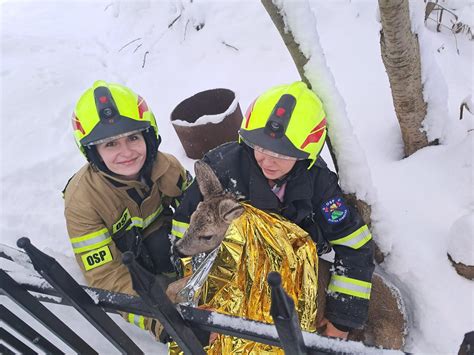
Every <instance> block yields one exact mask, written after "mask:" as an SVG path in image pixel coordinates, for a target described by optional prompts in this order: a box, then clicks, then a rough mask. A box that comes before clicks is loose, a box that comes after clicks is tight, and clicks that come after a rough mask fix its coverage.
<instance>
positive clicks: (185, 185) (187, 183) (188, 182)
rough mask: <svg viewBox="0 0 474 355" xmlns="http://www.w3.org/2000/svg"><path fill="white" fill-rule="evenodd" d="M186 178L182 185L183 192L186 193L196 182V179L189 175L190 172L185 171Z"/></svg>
mask: <svg viewBox="0 0 474 355" xmlns="http://www.w3.org/2000/svg"><path fill="white" fill-rule="evenodd" d="M184 175H185V176H186V177H185V179H184V181H183V183H182V184H181V191H183V192H184V191H186V190H187V189H188V187H189V186H191V184H192V183H193V181H194V178H193V177H192V176H191V174H190V173H189V171H187V170H185V174H184Z"/></svg>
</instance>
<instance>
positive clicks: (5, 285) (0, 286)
mask: <svg viewBox="0 0 474 355" xmlns="http://www.w3.org/2000/svg"><path fill="white" fill-rule="evenodd" d="M0 281H1V282H0V290H1V291H2V293H3V294H5V295H7V296H8V297H10V298H11V299H12V300H13V301H14V302H16V304H17V305H19V306H20V307H22V308H23V309H24V310H25V311H26V312H28V313H29V314H31V315H32V316H33V317H35V318H36V319H37V320H38V321H39V322H41V323H42V324H43V325H44V326H45V327H46V328H48V329H49V330H51V331H52V332H53V333H54V334H56V335H57V336H58V337H59V338H60V339H61V340H62V341H64V342H65V343H66V344H68V345H69V346H70V347H71V348H72V349H73V350H74V351H76V352H78V353H81V354H82V353H87V354H97V352H96V351H95V350H94V349H93V348H91V347H90V346H89V345H88V344H87V343H86V342H85V341H84V340H83V339H81V337H79V336H78V335H77V334H76V333H74V332H73V331H72V330H71V329H70V328H69V327H68V326H67V325H66V324H64V322H62V321H61V320H60V319H59V318H58V317H56V316H55V315H54V314H53V313H52V312H51V311H50V310H49V309H47V308H46V307H45V306H43V305H42V304H41V303H40V302H39V301H38V300H37V299H36V298H35V297H33V296H32V295H30V294H29V293H28V291H26V290H25V289H24V288H23V287H22V286H20V285H19V284H18V283H16V281H15V280H13V279H12V278H11V277H10V276H9V275H8V274H7V273H6V272H5V271H3V270H1V269H0Z"/></svg>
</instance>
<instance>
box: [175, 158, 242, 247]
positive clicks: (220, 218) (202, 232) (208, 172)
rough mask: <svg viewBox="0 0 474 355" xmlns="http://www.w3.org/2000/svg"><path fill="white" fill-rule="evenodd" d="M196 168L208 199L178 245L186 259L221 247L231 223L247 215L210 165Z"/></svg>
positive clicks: (201, 187)
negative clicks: (225, 190)
mask: <svg viewBox="0 0 474 355" xmlns="http://www.w3.org/2000/svg"><path fill="white" fill-rule="evenodd" d="M194 169H195V171H196V179H197V182H198V185H199V190H200V191H201V194H202V196H203V198H204V199H203V201H202V202H200V203H199V204H198V206H197V208H196V211H194V213H193V214H192V216H191V220H190V222H189V228H188V229H187V230H186V232H185V233H184V235H183V238H181V239H180V240H178V241H177V242H176V243H175V248H176V251H177V252H178V253H179V254H181V255H183V256H192V255H196V254H199V253H207V252H210V251H211V250H214V249H215V248H217V247H218V246H219V245H220V244H221V243H222V241H223V240H224V236H225V233H226V231H227V229H228V228H229V225H230V224H231V222H232V221H233V220H234V219H235V218H237V217H240V215H241V214H242V213H243V212H244V208H243V207H242V206H241V205H240V203H239V202H237V199H236V198H235V197H234V196H233V195H232V194H229V193H225V192H224V190H223V188H222V185H221V183H220V182H219V180H218V179H217V176H216V175H215V174H214V172H213V171H212V169H211V168H210V167H209V165H207V164H206V163H204V162H202V161H197V162H196V163H195V165H194Z"/></svg>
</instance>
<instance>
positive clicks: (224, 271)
mask: <svg viewBox="0 0 474 355" xmlns="http://www.w3.org/2000/svg"><path fill="white" fill-rule="evenodd" d="M242 205H243V207H244V209H245V212H244V213H243V214H242V215H241V216H240V217H239V218H238V219H236V220H234V221H233V222H232V224H231V225H230V226H229V229H228V230H227V233H226V236H225V239H224V241H223V243H222V244H221V246H220V248H219V251H218V253H217V256H216V259H215V260H214V263H213V265H212V267H211V268H210V271H209V274H208V277H207V280H206V282H205V283H204V285H203V288H202V290H201V298H200V302H199V304H200V306H202V307H204V308H208V309H212V310H214V311H216V312H218V313H224V314H228V315H232V316H238V317H243V318H247V319H251V320H257V321H262V322H265V323H273V320H272V317H271V315H270V305H271V297H270V287H269V286H268V283H267V275H268V273H269V272H270V271H278V272H279V273H280V274H281V277H282V286H283V288H284V289H285V291H286V293H287V294H288V295H289V296H290V297H292V298H293V300H294V301H295V307H296V310H297V312H298V317H299V320H300V324H301V328H302V329H303V330H305V331H310V332H314V331H315V330H316V325H315V321H316V304H317V303H316V293H317V285H318V282H317V277H318V274H317V265H318V257H317V253H316V246H315V244H314V243H313V241H312V239H311V237H310V236H309V235H308V233H307V232H305V231H304V230H303V229H301V228H300V227H298V226H297V225H295V224H294V223H292V222H289V221H287V220H286V219H284V218H282V217H280V216H277V215H273V214H268V213H265V212H263V211H261V210H259V209H256V208H254V207H252V206H250V205H247V204H242ZM170 350H171V349H170ZM207 352H208V354H230V353H234V354H250V353H252V354H265V353H268V354H275V353H277V354H278V353H279V354H283V353H284V352H283V350H282V349H281V348H277V347H272V346H269V345H265V344H260V343H256V342H253V341H249V340H245V339H239V338H235V337H231V336H227V335H219V336H218V338H217V340H215V341H214V342H213V343H212V345H211V346H210V347H209V348H208V349H207Z"/></svg>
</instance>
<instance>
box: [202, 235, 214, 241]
mask: <svg viewBox="0 0 474 355" xmlns="http://www.w3.org/2000/svg"><path fill="white" fill-rule="evenodd" d="M201 239H204V240H211V239H212V235H202V236H201Z"/></svg>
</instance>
